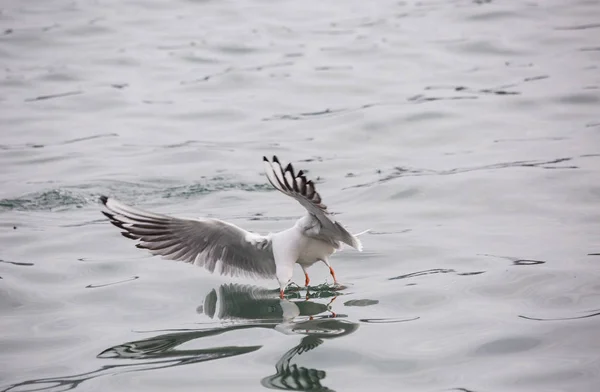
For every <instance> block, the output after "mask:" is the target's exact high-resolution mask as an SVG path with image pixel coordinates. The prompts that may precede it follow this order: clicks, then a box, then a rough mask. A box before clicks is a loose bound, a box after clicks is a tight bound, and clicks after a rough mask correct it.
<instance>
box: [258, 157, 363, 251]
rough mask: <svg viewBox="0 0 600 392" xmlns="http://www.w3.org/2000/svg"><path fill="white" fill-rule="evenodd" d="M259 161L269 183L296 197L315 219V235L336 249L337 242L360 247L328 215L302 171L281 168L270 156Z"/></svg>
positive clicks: (355, 239)
mask: <svg viewBox="0 0 600 392" xmlns="http://www.w3.org/2000/svg"><path fill="white" fill-rule="evenodd" d="M263 162H264V165H265V174H266V175H267V179H268V180H269V182H270V183H271V185H273V186H274V187H275V189H277V190H278V191H280V192H282V193H284V194H286V195H288V196H291V197H293V198H294V199H296V200H297V201H298V202H299V203H300V204H301V205H302V206H303V207H304V208H305V209H306V210H307V211H308V213H309V214H310V215H312V216H313V217H315V218H316V219H317V221H318V222H319V224H320V228H319V233H318V234H317V235H316V238H318V239H320V240H323V241H325V242H328V243H331V244H332V245H333V246H335V247H336V248H337V247H339V241H341V242H343V243H345V244H347V245H350V246H351V247H353V248H354V249H357V250H359V251H360V250H362V245H361V243H360V240H359V239H358V238H356V236H354V235H352V234H350V233H349V232H348V231H347V230H346V229H345V228H344V226H342V225H341V224H339V222H336V221H335V220H334V219H333V218H332V217H331V215H330V214H329V211H327V206H326V205H325V204H323V202H322V199H321V195H319V192H317V190H316V188H315V184H314V183H313V182H312V181H310V180H307V179H306V176H305V175H304V173H303V172H302V170H300V171H298V173H294V168H293V166H292V164H291V163H290V164H288V165H287V166H286V167H285V170H284V169H283V168H282V166H281V164H280V163H279V159H277V157H276V156H273V160H272V161H269V159H267V157H263Z"/></svg>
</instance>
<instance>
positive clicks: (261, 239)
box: [100, 196, 276, 278]
mask: <svg viewBox="0 0 600 392" xmlns="http://www.w3.org/2000/svg"><path fill="white" fill-rule="evenodd" d="M100 201H101V202H102V204H104V206H105V207H106V208H107V209H108V212H107V211H102V213H103V214H104V215H106V216H107V217H108V219H110V222H111V223H112V224H113V225H115V226H117V227H118V228H119V229H121V230H123V231H122V232H121V234H123V236H125V237H127V238H130V239H132V240H136V241H138V244H137V245H136V246H137V247H138V248H142V249H148V250H149V251H150V253H152V254H153V255H160V256H163V257H165V258H167V259H170V260H179V261H185V262H186V263H191V264H195V265H198V266H202V267H205V268H206V269H208V270H209V271H210V272H214V270H215V267H216V265H217V262H220V273H221V274H223V275H231V276H237V275H249V276H254V277H265V278H271V277H275V272H276V271H275V261H274V259H273V251H272V244H271V239H270V238H269V237H267V236H261V235H259V234H254V233H250V232H248V231H246V230H243V229H241V228H239V227H237V226H235V225H233V224H231V223H227V222H224V221H221V220H218V219H197V220H194V219H181V218H173V217H171V216H168V215H163V214H155V213H152V212H147V211H142V210H139V209H137V208H133V207H130V206H128V205H125V204H123V203H121V202H119V201H117V200H115V199H113V198H108V197H106V196H102V197H100Z"/></svg>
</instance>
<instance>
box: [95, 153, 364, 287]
mask: <svg viewBox="0 0 600 392" xmlns="http://www.w3.org/2000/svg"><path fill="white" fill-rule="evenodd" d="M263 164H264V169H265V174H266V176H267V179H268V180H269V182H270V183H271V185H272V186H273V187H274V188H275V189H277V190H278V191H280V192H281V193H283V194H285V195H287V196H290V197H292V198H294V199H295V200H296V201H298V202H299V203H300V204H301V205H302V206H303V207H304V208H305V209H306V214H305V215H304V216H302V217H301V218H300V219H298V220H297V221H296V223H295V224H294V226H292V227H290V228H288V229H286V230H283V231H280V232H277V233H269V234H267V235H260V234H257V233H253V232H249V231H246V230H244V229H242V228H240V227H238V226H236V225H234V224H232V223H229V222H225V221H222V220H220V219H215V218H198V219H187V218H175V217H171V216H169V215H163V214H157V213H153V212H148V211H143V210H140V209H137V208H134V207H131V206H128V205H126V204H124V203H121V202H120V201H118V200H116V199H114V198H112V197H106V196H101V197H100V201H101V203H102V204H103V205H104V207H106V209H107V210H108V211H102V213H103V214H104V215H105V216H106V217H107V218H108V219H109V220H110V222H111V223H112V224H113V225H115V226H116V227H118V228H119V229H121V230H122V232H121V234H122V235H123V236H124V237H127V238H130V239H132V240H135V241H137V242H138V243H137V245H136V246H137V247H138V248H141V249H147V250H149V251H150V253H151V254H153V255H159V256H163V257H164V258H166V259H170V260H177V261H184V262H186V263H190V264H195V265H197V266H202V267H204V268H206V269H207V270H209V271H210V272H211V273H212V272H214V271H215V269H217V271H219V272H220V273H221V275H229V276H240V275H246V276H251V277H262V278H276V279H277V281H278V282H279V295H280V297H281V298H284V291H285V288H286V287H287V286H288V284H289V283H290V282H291V279H292V273H293V269H294V265H295V264H296V263H298V264H300V267H301V268H302V271H303V272H304V276H305V285H306V287H308V284H309V283H310V278H309V277H308V272H307V269H308V268H309V267H310V266H312V265H313V264H315V263H317V262H323V263H325V264H326V265H327V267H329V272H330V273H331V276H332V277H333V281H334V284H336V285H337V284H338V281H337V278H336V276H335V271H334V270H333V267H332V266H331V264H330V263H329V256H331V255H332V254H333V253H334V252H335V251H336V250H338V249H340V247H341V246H342V243H343V244H346V245H348V246H351V247H352V248H354V249H356V250H358V251H359V252H360V251H362V245H361V242H360V240H359V239H358V236H359V235H361V234H363V233H365V232H366V231H365V232H363V233H359V234H355V235H353V234H350V232H348V231H347V230H346V229H345V228H344V227H343V226H342V225H341V224H340V223H339V222H337V221H336V220H335V219H333V217H332V215H331V213H330V212H329V211H328V210H327V206H326V205H325V204H323V202H322V200H321V195H319V193H318V192H317V190H316V188H315V184H314V183H313V181H311V180H307V179H306V176H305V174H304V172H303V171H302V170H299V171H298V172H295V171H294V168H293V166H292V164H291V163H289V164H288V165H287V166H285V169H284V168H283V166H282V165H281V164H280V163H279V159H277V157H276V156H273V159H272V160H269V159H268V158H266V157H263ZM367 231H368V230H367ZM217 267H218V268H217Z"/></svg>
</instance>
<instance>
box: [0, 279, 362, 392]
mask: <svg viewBox="0 0 600 392" xmlns="http://www.w3.org/2000/svg"><path fill="white" fill-rule="evenodd" d="M278 294H279V293H278V292H275V291H272V290H265V289H261V288H258V287H254V286H247V285H236V284H226V285H222V286H221V287H219V289H218V290H214V289H213V290H212V291H211V292H210V293H209V294H208V295H207V296H206V298H205V300H204V303H203V304H202V305H201V306H199V307H198V309H197V311H198V312H199V313H202V314H205V315H207V316H209V317H210V318H213V319H219V320H227V321H228V322H227V323H226V324H222V325H219V326H217V327H211V328H203V329H193V330H189V329H187V330H171V331H169V332H168V333H161V334H159V335H156V336H153V337H150V338H147V339H142V340H137V341H132V342H127V343H123V344H119V345H116V346H113V347H110V348H108V349H106V350H104V351H102V352H101V353H100V354H98V358H101V359H119V360H120V359H127V360H135V362H130V361H128V362H127V363H125V364H112V365H104V366H102V367H100V368H99V369H97V370H94V371H90V372H86V373H80V374H75V375H71V376H65V377H52V378H44V379H36V380H28V381H24V382H21V383H18V384H14V385H11V386H8V387H7V388H5V389H3V390H2V391H12V392H15V391H66V390H70V389H74V388H76V387H78V386H79V385H80V384H82V383H83V382H85V381H87V380H91V379H94V378H96V377H100V376H104V375H111V374H117V373H126V372H135V371H144V370H153V369H164V368H169V367H174V366H180V365H189V364H193V363H199V362H205V361H212V360H216V359H221V358H228V357H232V356H236V355H242V354H246V353H250V352H253V351H256V350H258V349H260V348H261V347H262V346H260V345H247V346H225V347H212V348H204V349H188V350H182V349H178V347H179V346H181V345H182V344H184V343H186V342H189V341H192V340H197V339H202V338H210V337H212V336H216V335H221V334H225V333H228V332H231V331H236V330H242V329H250V328H267V329H275V330H277V331H279V332H281V333H284V334H288V335H303V338H302V339H301V341H300V343H299V344H298V345H297V346H295V347H293V348H292V349H290V350H288V351H287V352H286V353H285V354H284V355H283V356H282V357H281V359H280V360H279V361H278V362H277V364H276V365H275V369H276V373H275V374H274V375H272V376H268V377H264V378H263V379H262V381H261V383H262V385H263V386H265V387H268V388H273V389H281V390H292V391H308V390H310V391H331V389H329V388H327V387H324V386H322V385H321V381H322V380H323V379H324V378H325V371H323V370H319V369H311V368H306V367H302V366H298V365H296V364H294V363H293V362H294V360H295V359H296V357H297V356H300V355H301V354H303V353H305V352H307V351H310V350H313V349H315V348H317V347H318V346H320V345H321V344H322V343H323V342H324V341H325V340H327V339H332V338H336V337H341V336H345V335H348V334H351V333H352V332H354V331H355V330H356V329H357V328H358V324H356V323H352V322H349V321H347V320H343V319H341V318H343V317H344V316H343V315H336V314H335V313H333V312H332V311H331V310H330V304H331V302H329V304H323V303H319V302H315V301H312V300H309V299H306V300H298V301H290V300H287V299H279V296H278ZM336 295H337V293H336V291H334V290H323V289H322V290H317V292H316V293H312V294H310V295H309V296H314V297H319V298H324V297H330V298H331V299H332V300H333V299H335V296H336ZM298 297H299V295H298ZM162 332H167V331H162Z"/></svg>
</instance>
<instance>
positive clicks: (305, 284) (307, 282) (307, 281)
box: [304, 272, 310, 287]
mask: <svg viewBox="0 0 600 392" xmlns="http://www.w3.org/2000/svg"><path fill="white" fill-rule="evenodd" d="M309 283H310V278H309V277H308V274H307V273H306V272H304V286H306V287H308V284H309Z"/></svg>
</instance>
